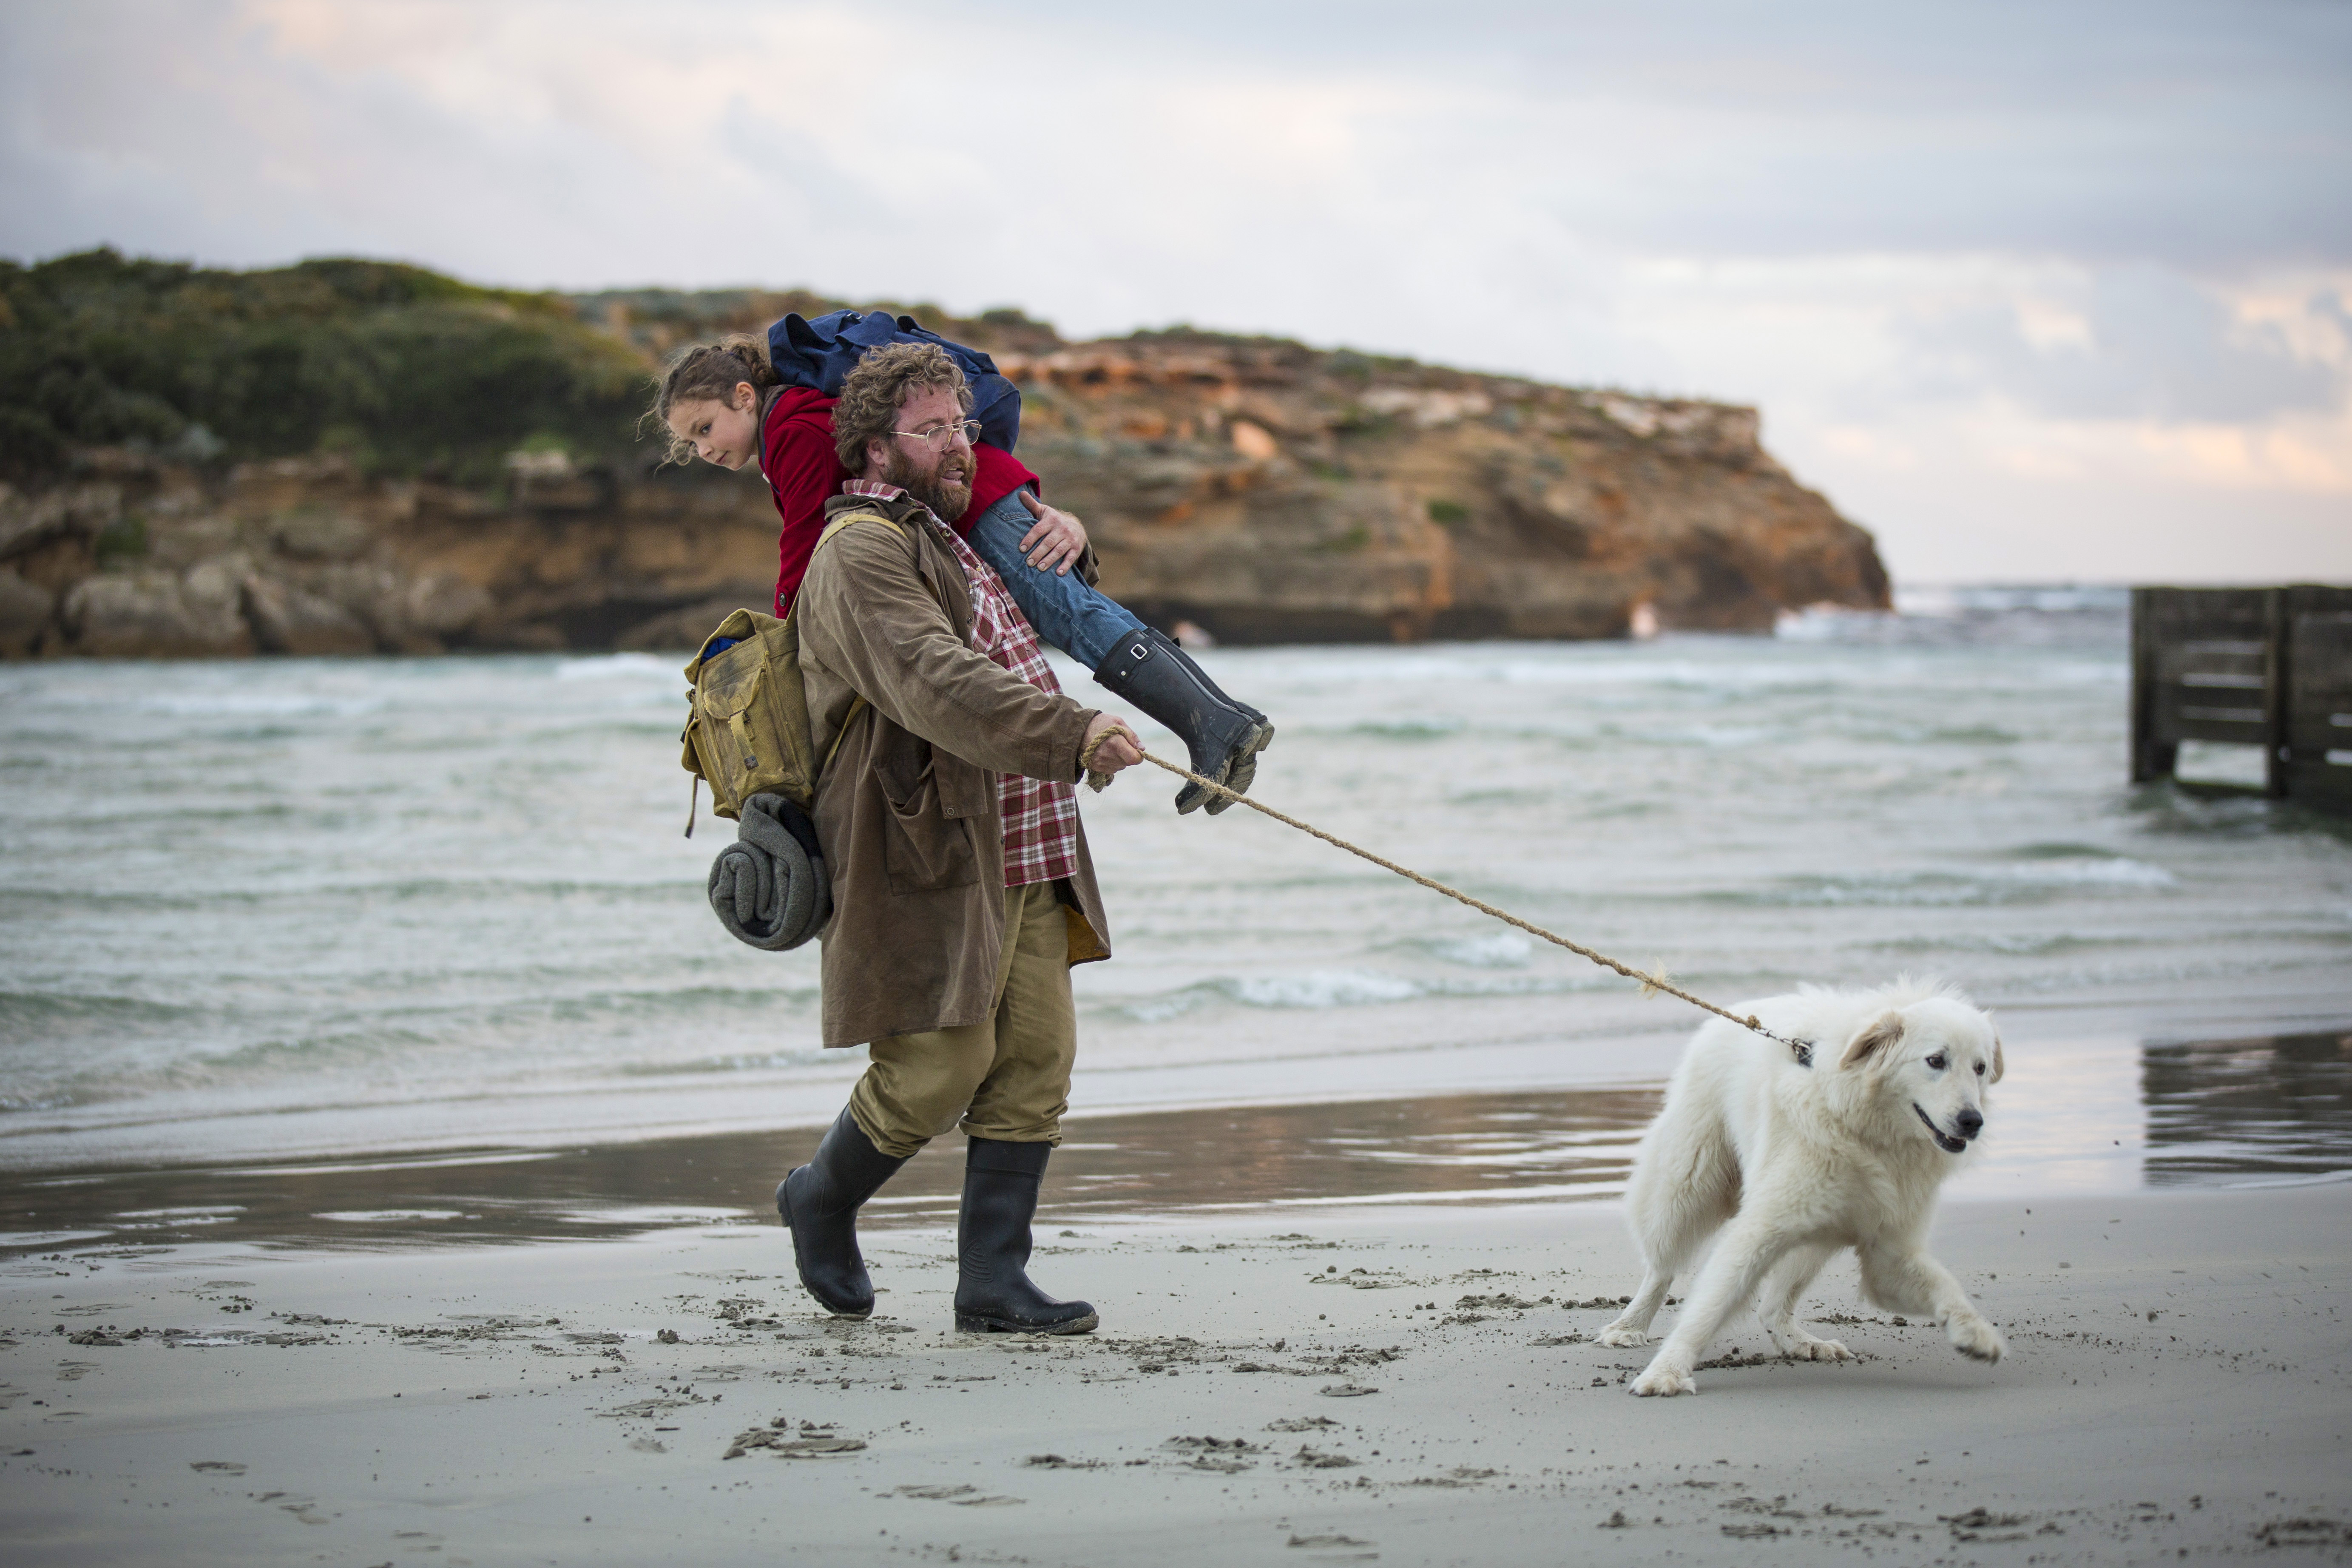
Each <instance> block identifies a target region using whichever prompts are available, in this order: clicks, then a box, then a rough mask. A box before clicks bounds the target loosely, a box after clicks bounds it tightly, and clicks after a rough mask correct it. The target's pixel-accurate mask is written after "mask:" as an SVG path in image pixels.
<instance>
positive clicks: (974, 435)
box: [890, 419, 980, 452]
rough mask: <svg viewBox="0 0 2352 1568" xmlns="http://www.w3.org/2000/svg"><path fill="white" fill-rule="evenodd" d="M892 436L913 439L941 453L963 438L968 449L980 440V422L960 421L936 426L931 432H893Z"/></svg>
mask: <svg viewBox="0 0 2352 1568" xmlns="http://www.w3.org/2000/svg"><path fill="white" fill-rule="evenodd" d="M890 434H891V435H893V436H907V437H912V438H913V439H915V440H918V441H920V442H921V443H922V444H923V445H924V447H926V448H928V449H929V450H930V451H934V452H939V451H944V450H946V448H947V447H948V446H949V444H950V442H952V441H954V440H955V438H956V437H959V436H961V437H963V444H964V445H965V446H967V447H969V446H971V444H972V443H973V442H975V441H977V440H979V439H980V421H979V420H977V419H959V420H957V421H956V422H955V423H954V424H952V425H935V426H932V427H931V428H929V430H893V431H891V432H890Z"/></svg>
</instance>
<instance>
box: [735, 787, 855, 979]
mask: <svg viewBox="0 0 2352 1568" xmlns="http://www.w3.org/2000/svg"><path fill="white" fill-rule="evenodd" d="M710 907H711V909H712V910H714V911H715V912H716V913H717V914H718V916H719V924H720V925H723V926H725V927H726V928H727V930H728V932H729V934H730V935H732V936H733V937H734V938H735V940H736V941H737V942H745V943H748V944H749V945H751V946H752V947H756V948H760V949H761V950H762V951H765V952H783V951H785V950H786V949H787V948H794V947H798V946H800V944H801V943H803V942H806V941H808V939H809V938H811V937H813V936H814V935H816V933H817V932H819V931H823V930H824V922H825V921H828V920H830V919H832V918H833V889H832V885H831V882H830V880H829V879H827V878H826V876H825V874H824V856H822V855H820V854H818V853H817V843H816V825H815V824H814V823H813V822H811V821H810V820H809V819H808V814H807V813H806V812H804V811H803V810H802V809H801V808H800V807H799V806H797V805H793V803H792V802H791V801H789V800H787V799H785V798H784V797H783V796H782V795H753V796H752V797H751V799H750V800H747V801H745V802H744V803H743V816H742V817H741V819H740V821H738V822H737V823H736V825H735V842H734V843H732V844H730V845H729V846H728V847H726V848H724V849H721V850H720V851H719V858H718V859H716V860H713V861H712V862H711V863H710Z"/></svg>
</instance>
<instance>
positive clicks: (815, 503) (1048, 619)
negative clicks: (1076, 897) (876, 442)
mask: <svg viewBox="0 0 2352 1568" xmlns="http://www.w3.org/2000/svg"><path fill="white" fill-rule="evenodd" d="M834 403H835V399H833V398H830V397H826V396H824V395H823V394H821V393H818V392H815V391H814V390H812V389H810V388H808V387H804V386H786V385H784V384H782V380H781V378H780V377H779V376H778V375H777V374H776V371H775V367H774V366H773V365H772V364H771V363H769V361H768V346H767V344H766V343H764V342H761V341H760V340H759V339H757V338H751V337H744V336H736V337H730V338H727V339H725V340H723V341H722V342H716V343H698V344H696V345H695V346H693V347H691V348H688V349H685V350H682V351H680V352H679V353H677V354H675V355H673V356H672V357H671V359H670V362H669V364H668V365H667V368H666V369H665V370H664V371H663V373H662V376H661V379H660V382H659V384H658V386H657V388H656V392H655V394H654V400H653V406H652V408H651V410H650V411H649V412H650V414H651V416H652V417H653V419H654V420H655V421H656V422H657V423H659V424H660V425H661V426H662V427H663V428H664V429H666V430H667V432H668V434H669V454H670V458H671V459H672V460H674V461H677V462H684V461H686V460H687V458H688V457H689V456H698V457H700V458H702V459H703V460H704V461H705V462H708V463H715V464H717V465H718V466H719V467H720V468H730V469H740V468H742V467H743V466H744V465H745V464H747V463H756V464H758V465H759V468H760V474H761V478H763V479H766V480H767V481H768V488H769V490H770V492H771V494H772V496H773V498H774V500H775V503H776V511H777V514H778V515H779V516H781V517H782V519H783V533H782V538H781V539H780V541H779V542H778V545H777V556H778V572H777V576H776V614H777V616H786V615H789V614H791V612H792V603H793V595H795V594H797V593H798V592H799V591H800V585H801V579H802V578H803V576H804V575H806V574H807V572H808V564H809V557H810V556H811V555H812V554H813V553H814V552H815V550H816V542H817V538H818V535H819V534H821V533H822V532H823V531H824V503H825V502H826V501H827V500H830V499H831V498H832V497H834V496H836V495H839V494H840V493H841V487H842V485H843V483H844V482H845V481H846V480H847V479H850V478H851V477H852V476H851V475H850V474H849V473H848V471H847V470H845V469H844V468H842V467H841V464H840V461H839V459H838V458H836V457H835V454H834V444H833V414H832V409H833V405H834ZM972 457H973V471H972V476H971V504H970V505H969V506H967V507H966V508H965V509H964V513H963V515H962V516H961V517H960V518H954V517H951V518H945V519H942V520H941V521H945V522H946V523H948V524H949V525H950V527H952V528H954V529H955V530H956V531H958V532H959V533H961V534H962V535H963V536H964V538H965V539H966V541H967V542H969V543H970V544H971V548H972V553H974V554H975V555H978V556H979V557H980V558H981V559H982V561H985V562H986V563H988V564H989V566H990V567H991V568H992V569H993V570H994V571H995V573H996V574H997V575H998V576H999V577H1001V578H1003V580H1004V585H1005V587H1006V588H1007V589H1008V590H1009V591H1010V592H1011V593H1012V595H1013V601H1014V603H1016V604H1018V605H1020V606H1021V609H1022V613H1023V614H1024V615H1026V616H1028V617H1029V624H1030V625H1031V626H1034V627H1035V628H1036V632H1037V635H1038V636H1039V637H1041V638H1043V639H1044V640H1045V641H1046V642H1049V643H1052V644H1053V645H1054V646H1055V647H1058V648H1060V649H1062V650H1063V651H1064V652H1065V653H1067V654H1069V655H1070V656H1071V657H1072V658H1076V659H1077V660H1078V661H1079V662H1080V663H1082V664H1084V665H1086V666H1087V668H1089V669H1091V670H1093V671H1094V677H1095V679H1096V680H1097V681H1098V682H1100V683H1101V684H1102V685H1103V686H1105V687H1107V688H1108V689H1110V690H1111V691H1113V692H1115V693H1117V694H1118V696H1120V697H1122V698H1124V699H1125V700H1128V701H1129V702H1131V703H1133V704H1134V705H1135V706H1136V707H1138V708H1140V709H1141V710H1143V711H1144V712H1146V713H1149V714H1150V715H1151V717H1152V718H1154V719H1156V720H1158V721H1160V723H1162V724H1164V725H1166V726H1167V727H1168V728H1169V729H1171V730H1172V731H1175V732H1176V734H1177V735H1178V737H1179V738H1181V740H1182V741H1183V742H1184V745H1185V749H1186V750H1187V751H1188V752H1190V753H1191V756H1192V771H1193V772H1194V773H1199V774H1201V775H1202V777H1204V778H1209V779H1213V780H1215V781H1216V782H1217V783H1219V784H1223V785H1224V786H1225V787H1226V788H1228V789H1231V790H1232V791H1234V794H1236V795H1238V794H1241V793H1244V792H1245V791H1246V790H1248V788H1249V786H1250V784H1251V781H1252V780H1253V779H1254V778H1255V775H1256V773H1257V753H1258V752H1262V751H1264V750H1265V747H1266V744H1267V742H1270V741H1272V740H1273V739H1274V726H1273V725H1272V724H1270V723H1268V722H1267V721H1266V717H1265V714H1263V713H1261V712H1259V711H1258V710H1256V709H1255V708H1251V707H1248V706H1246V705H1245V704H1243V703H1239V702H1236V701H1234V700H1233V699H1232V698H1230V697H1228V696H1226V695H1225V694H1224V693H1223V691H1222V690H1220V689H1218V688H1217V684H1216V683H1215V682H1214V681H1213V680H1211V679H1209V678H1208V676H1207V674H1206V673H1205V672H1203V671H1202V668H1201V667H1200V666H1199V665H1197V664H1194V663H1193V662H1192V658H1191V657H1190V656H1189V655H1187V654H1186V653H1185V652H1184V650H1183V648H1181V647H1179V646H1178V645H1177V643H1176V641H1175V640H1174V639H1173V638H1171V637H1166V636H1164V635H1162V634H1161V633H1160V632H1158V631H1155V630H1153V629H1152V628H1151V627H1150V626H1145V625H1144V624H1143V623H1142V622H1141V621H1139V620H1138V619H1137V618H1136V617H1135V616H1134V615H1133V614H1132V613H1130V612H1129V610H1128V609H1127V608H1126V607H1125V606H1124V605H1120V604H1118V602H1117V601H1115V600H1112V599H1109V598H1107V597H1105V596H1104V595H1101V594H1100V593H1097V591H1096V590H1095V589H1094V588H1092V587H1090V586H1088V585H1087V582H1086V580H1085V578H1084V577H1083V576H1080V575H1077V574H1073V573H1072V572H1071V570H1070V568H1071V567H1072V566H1073V565H1074V564H1076V563H1077V562H1078V561H1079V559H1080V558H1081V557H1082V556H1084V554H1085V553H1086V549H1087V533H1086V529H1085V527H1084V526H1083V525H1082V524H1080V523H1079V521H1078V520H1077V519H1076V518H1075V517H1072V516H1071V515H1070V514H1069V513H1067V512H1065V511H1058V510H1055V509H1054V508H1052V507H1049V506H1047V505H1045V503H1044V502H1043V501H1041V500H1038V498H1037V494H1036V489H1037V484H1038V479H1037V476H1036V475H1035V474H1033V473H1031V472H1030V471H1029V469H1028V468H1027V467H1026V466H1024V464H1023V463H1022V461H1021V460H1020V459H1019V458H1015V457H1014V456H1013V454H1012V453H1010V452H1007V451H1005V450H1003V449H1002V448H1001V447H993V446H990V445H988V444H987V443H985V442H982V443H980V444H978V445H976V446H974V447H973V448H972ZM1203 801H1206V802H1207V805H1208V807H1209V814H1210V815H1211V816H1215V815H1216V814H1217V813H1219V812H1221V811H1223V810H1224V809H1225V808H1226V807H1227V806H1229V805H1232V804H1233V799H1232V797H1231V796H1229V795H1217V796H1215V797H1214V798H1213V799H1212V798H1210V792H1209V791H1207V790H1205V789H1202V787H1201V786H1200V785H1199V784H1192V783H1191V782H1189V781H1187V782H1186V784H1185V785H1184V787H1183V788H1182V789H1181V790H1179V791H1178V792H1177V795H1176V809H1177V810H1178V811H1179V812H1189V811H1192V810H1194V809H1196V808H1197V807H1199V806H1200V805H1202V802H1203Z"/></svg>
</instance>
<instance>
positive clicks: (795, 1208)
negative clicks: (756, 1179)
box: [776, 1107, 907, 1318]
mask: <svg viewBox="0 0 2352 1568" xmlns="http://www.w3.org/2000/svg"><path fill="white" fill-rule="evenodd" d="M905 1163H907V1162H906V1161H904V1160H902V1159H898V1158H897V1157H896V1156H893V1155H889V1154H885V1153H884V1152H882V1151H881V1150H879V1149H877V1148H876V1147H874V1144H873V1142H872V1140H870V1139H868V1138H867V1137H866V1133H865V1131H864V1130H863V1129H861V1128H860V1127H859V1126H858V1125H857V1121H856V1118H855V1117H853V1116H851V1115H850V1114H849V1111H848V1109H847V1108H846V1107H844V1108H843V1110H842V1112H841V1115H840V1116H839V1117H837V1118H836V1119H835V1121H834V1124H833V1126H832V1127H831V1128H829V1129H827V1130H826V1132H825V1135H824V1142H822V1143H820V1144H818V1145H817V1151H816V1158H814V1159H813V1160H811V1161H810V1162H809V1163H807V1164H805V1165H803V1166H802V1167H800V1169H798V1170H796V1171H794V1172H793V1173H792V1174H791V1175H789V1176H786V1177H785V1178H784V1179H783V1180H782V1182H779V1183H778V1184H776V1212H777V1213H778V1214H780V1215H783V1216H784V1225H785V1226H786V1228H788V1229H790V1230H791V1231H792V1233H793V1262H794V1263H796V1264H798V1265H799V1266H800V1271H801V1283H802V1284H803V1285H805V1286H807V1287H808V1293H809V1294H810V1295H812V1296H814V1297H815V1298H816V1299H817V1304H818V1305H819V1306H821V1307H823V1308H824V1310H826V1311H828V1312H831V1313H832V1314H833V1315H834V1316H835V1317H837V1318H863V1317H866V1316H869V1315H870V1314H871V1313H872V1312H873V1310H874V1281H873V1280H872V1279H868V1278H867V1277H866V1259H865V1258H864V1257H863V1256H861V1255H860V1254H859V1252H858V1250H857V1210H858V1207H859V1205H863V1204H864V1203H865V1202H866V1199H868V1198H870V1197H872V1196H873V1195H874V1194H875V1193H876V1192H877V1190H879V1189H880V1187H881V1185H882V1184H883V1183H885V1182H887V1181H888V1180H889V1179H890V1178H891V1177H892V1176H893V1175H895V1174H896V1173H898V1167H899V1166H901V1165H903V1164H905Z"/></svg>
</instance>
